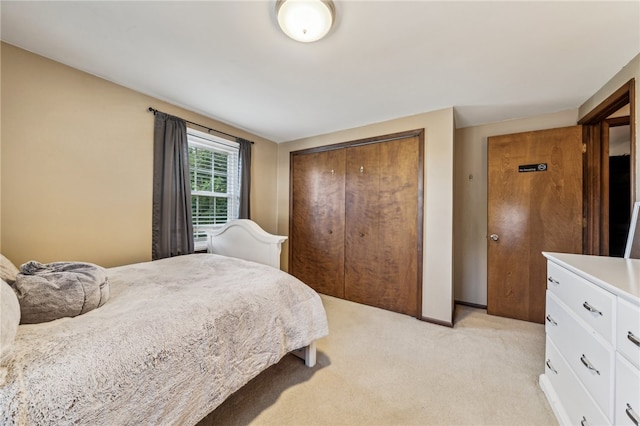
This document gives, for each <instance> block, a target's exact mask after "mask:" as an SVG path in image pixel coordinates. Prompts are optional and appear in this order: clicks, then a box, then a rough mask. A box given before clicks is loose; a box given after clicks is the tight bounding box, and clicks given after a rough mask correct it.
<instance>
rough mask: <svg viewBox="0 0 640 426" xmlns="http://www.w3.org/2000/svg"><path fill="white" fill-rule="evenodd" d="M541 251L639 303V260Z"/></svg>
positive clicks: (553, 260) (558, 262) (547, 256)
mask: <svg viewBox="0 0 640 426" xmlns="http://www.w3.org/2000/svg"><path fill="white" fill-rule="evenodd" d="M542 254H543V255H544V257H546V258H547V259H549V260H550V261H552V262H554V263H556V264H558V265H560V266H563V267H565V268H567V269H568V270H570V271H572V272H574V273H575V274H577V275H579V276H581V277H583V278H584V279H586V280H588V281H591V282H593V283H595V284H597V285H598V286H600V287H602V288H604V289H605V290H608V291H610V292H612V293H614V294H616V295H618V296H621V297H622V298H624V299H627V300H629V301H631V302H633V303H635V304H638V305H640V259H623V258H620V257H606V256H588V255H583V254H569V253H550V252H543V253H542Z"/></svg>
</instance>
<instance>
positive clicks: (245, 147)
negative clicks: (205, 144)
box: [237, 138, 251, 219]
mask: <svg viewBox="0 0 640 426" xmlns="http://www.w3.org/2000/svg"><path fill="white" fill-rule="evenodd" d="M237 140H238V143H239V144H240V150H239V152H238V157H239V161H238V167H240V210H239V213H238V214H239V215H238V219H251V206H250V205H249V194H250V192H251V142H249V141H247V140H244V139H240V138H238V139H237Z"/></svg>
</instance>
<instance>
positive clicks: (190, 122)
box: [149, 107, 253, 145]
mask: <svg viewBox="0 0 640 426" xmlns="http://www.w3.org/2000/svg"><path fill="white" fill-rule="evenodd" d="M149 112H152V113H153V115H156V112H161V111H158V110H157V109H155V108H151V107H149ZM181 120H184V118H182V119H181ZM184 121H185V122H186V123H189V124H193V125H194V126H198V127H202V128H203V129H207V130H208V131H209V132H216V133H220V134H223V135H225V136H229V137H230V138H234V139H236V142H237V139H242V138H239V137H237V136H233V135H230V134H229V133H225V132H221V131H220V130H216V129H212V128H211V127H207V126H203V125H202V124H198V123H194V122H193V121H189V120H184ZM249 142H251V144H252V145H253V141H249Z"/></svg>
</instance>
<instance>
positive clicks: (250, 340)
mask: <svg viewBox="0 0 640 426" xmlns="http://www.w3.org/2000/svg"><path fill="white" fill-rule="evenodd" d="M108 275H109V280H110V282H111V297H110V299H109V301H108V302H107V303H106V304H105V305H104V306H102V307H100V308H98V309H96V310H93V311H91V312H88V313H86V314H83V315H80V316H78V317H75V318H63V319H60V320H56V321H52V322H48V323H43V324H33V325H21V326H20V327H19V329H18V333H17V336H16V342H15V353H14V358H13V362H12V363H11V364H10V365H9V374H8V377H7V384H6V385H5V386H3V387H2V388H0V424H3V425H4V424H34V425H35V424H37V425H46V424H51V425H53V424H55V425H65V424H86V425H89V424H90V425H97V424H109V425H139V424H195V423H197V422H198V421H199V420H200V419H201V418H203V417H204V416H205V415H206V414H208V413H209V412H211V411H212V410H213V409H215V408H216V407H217V406H218V405H219V404H220V403H222V401H224V399H225V398H226V397H227V396H229V395H230V394H231V393H233V392H235V391H236V390H237V389H239V388H240V387H241V386H243V385H244V384H246V383H247V382H248V381H249V380H250V379H252V378H253V377H255V376H256V375H257V374H258V373H259V372H261V371H262V370H264V369H265V368H267V367H268V366H270V365H272V364H274V363H276V362H278V361H279V360H280V359H281V358H282V356H284V355H285V354H286V353H287V352H290V351H292V350H294V349H298V348H301V347H303V346H306V345H308V344H309V343H310V342H312V341H313V340H316V339H318V338H321V337H323V336H325V335H326V334H327V332H328V330H327V321H326V315H325V312H324V308H323V307H322V303H321V301H320V298H319V297H318V295H317V294H316V293H315V292H314V291H313V290H311V289H310V288H309V287H307V286H306V285H304V284H302V283H301V282H300V281H298V280H297V279H295V278H294V277H292V276H290V275H288V274H286V273H283V272H281V271H279V270H277V269H274V268H271V267H269V266H264V265H259V264H256V263H252V262H246V261H243V260H239V259H232V258H227V257H222V256H217V255H213V254H194V255H190V256H180V257H174V258H170V259H164V260H160V261H155V262H147V263H139V264H134V265H128V266H122V267H118V268H111V269H108ZM300 368H306V367H304V364H303V363H302V362H301V363H300Z"/></svg>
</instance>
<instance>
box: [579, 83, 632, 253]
mask: <svg viewBox="0 0 640 426" xmlns="http://www.w3.org/2000/svg"><path fill="white" fill-rule="evenodd" d="M634 99H635V80H634V79H631V80H630V81H628V82H627V83H626V84H624V85H623V86H622V87H620V88H619V89H618V90H617V91H616V92H614V93H613V94H612V95H611V96H609V98H607V99H606V100H605V101H603V102H602V103H601V104H600V105H598V106H597V107H596V108H594V109H593V110H592V111H591V112H589V113H588V114H587V115H585V117H584V118H583V119H582V120H580V121H579V122H578V124H581V125H583V128H584V133H583V134H584V149H585V151H586V154H587V155H586V158H585V164H584V194H585V200H584V218H585V228H584V246H583V253H584V254H591V255H601V256H617V257H622V255H623V254H624V244H625V242H626V238H627V232H628V230H629V223H630V220H631V206H632V205H633V201H634V198H635V176H636V170H635V167H634V165H635V156H636V152H635V137H634V135H635V129H634V125H635V123H634V120H632V119H631V117H634V116H635V102H634Z"/></svg>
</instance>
